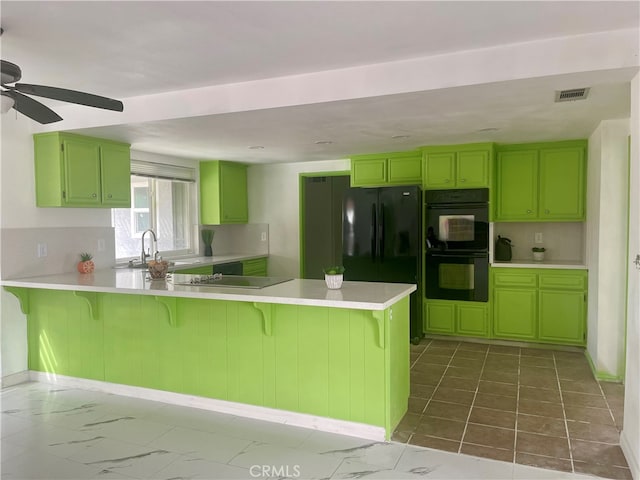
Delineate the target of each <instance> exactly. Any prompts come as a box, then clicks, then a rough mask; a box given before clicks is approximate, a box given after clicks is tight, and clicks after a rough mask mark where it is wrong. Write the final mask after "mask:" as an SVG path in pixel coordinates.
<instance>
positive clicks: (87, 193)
mask: <svg viewBox="0 0 640 480" xmlns="http://www.w3.org/2000/svg"><path fill="white" fill-rule="evenodd" d="M33 138H34V161H35V176H36V182H35V183H36V206H38V207H107V208H129V207H130V206H131V159H130V147H129V145H128V144H124V143H118V142H112V141H110V140H103V139H99V138H92V137H84V136H80V135H73V134H69V133H61V132H51V133H39V134H35V135H34V137H33Z"/></svg>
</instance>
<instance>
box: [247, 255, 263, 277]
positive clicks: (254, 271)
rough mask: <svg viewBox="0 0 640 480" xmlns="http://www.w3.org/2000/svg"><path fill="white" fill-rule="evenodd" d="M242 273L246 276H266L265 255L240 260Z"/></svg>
mask: <svg viewBox="0 0 640 480" xmlns="http://www.w3.org/2000/svg"><path fill="white" fill-rule="evenodd" d="M242 275H245V276H248V277H266V276H267V257H262V258H253V259H251V260H243V261H242Z"/></svg>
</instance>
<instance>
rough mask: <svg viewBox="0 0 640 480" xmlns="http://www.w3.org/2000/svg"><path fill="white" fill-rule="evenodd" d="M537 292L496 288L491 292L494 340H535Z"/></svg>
mask: <svg viewBox="0 0 640 480" xmlns="http://www.w3.org/2000/svg"><path fill="white" fill-rule="evenodd" d="M536 297H537V292H536V290H533V289H524V288H523V289H509V288H496V289H495V290H494V292H493V300H494V301H493V312H494V319H493V328H494V332H493V333H494V336H495V337H496V338H510V339H523V340H533V339H535V338H536V334H537V332H536V325H537V321H536V319H537V311H536V310H537V302H536Z"/></svg>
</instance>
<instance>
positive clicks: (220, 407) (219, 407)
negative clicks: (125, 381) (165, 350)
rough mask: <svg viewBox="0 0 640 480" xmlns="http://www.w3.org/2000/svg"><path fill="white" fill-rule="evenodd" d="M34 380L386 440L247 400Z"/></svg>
mask: <svg viewBox="0 0 640 480" xmlns="http://www.w3.org/2000/svg"><path fill="white" fill-rule="evenodd" d="M28 377H29V379H30V380H33V381H36V382H41V383H50V384H53V385H60V386H63V387H69V388H82V389H86V390H95V391H99V392H105V393H112V394H115V395H123V396H127V397H134V398H142V399H144V400H152V401H156V402H163V403H169V404H171V405H180V406H183V407H191V408H199V409H201V410H210V411H212V412H219V413H226V414H229V415H236V416H238V417H245V418H253V419H255V420H265V421H267V422H274V423H282V424H286V425H292V426H296V427H304V428H311V429H313V430H320V431H323V432H330V433H338V434H340V435H349V436H352V437H358V438H365V439H368V440H374V441H378V442H384V441H385V429H384V428H383V427H376V426H374V425H366V424H363V423H357V422H349V421H346V420H337V419H333V418H326V417H318V416H315V415H309V414H306V413H297V412H289V411H285V410H277V409H274V408H268V407H259V406H255V405H247V404H244V403H236V402H228V401H226V400H217V399H214V398H206V397H198V396H195V395H187V394H184V393H174V392H165V391H163V390H154V389H151V388H143V387H133V386H130V385H122V384H119V383H110V382H102V381H100V380H87V379H84V378H76V377H68V376H65V375H56V374H51V373H44V372H36V371H33V370H31V371H29V375H28Z"/></svg>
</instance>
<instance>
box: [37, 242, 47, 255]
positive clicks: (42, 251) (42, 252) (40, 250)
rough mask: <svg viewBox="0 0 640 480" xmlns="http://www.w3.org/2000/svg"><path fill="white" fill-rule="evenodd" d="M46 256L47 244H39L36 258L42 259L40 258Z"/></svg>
mask: <svg viewBox="0 0 640 480" xmlns="http://www.w3.org/2000/svg"><path fill="white" fill-rule="evenodd" d="M46 256H47V244H46V243H39V244H38V258H42V257H46Z"/></svg>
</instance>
